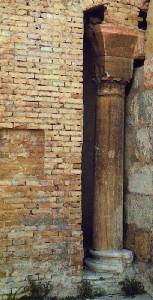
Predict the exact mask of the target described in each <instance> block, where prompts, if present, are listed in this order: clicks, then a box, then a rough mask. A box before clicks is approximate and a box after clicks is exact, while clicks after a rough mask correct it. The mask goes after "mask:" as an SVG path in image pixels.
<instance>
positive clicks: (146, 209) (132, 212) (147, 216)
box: [125, 3, 153, 262]
mask: <svg viewBox="0 0 153 300" xmlns="http://www.w3.org/2000/svg"><path fill="white" fill-rule="evenodd" d="M152 18H153V6H152V3H150V7H149V11H148V18H147V21H148V29H147V32H146V45H145V56H146V57H145V64H144V66H142V67H139V68H136V69H135V76H134V81H133V85H132V88H131V91H130V94H129V96H128V98H127V120H126V121H127V122H126V133H127V134H126V154H125V156H126V186H127V195H126V211H125V213H126V223H127V232H126V246H127V247H128V248H130V249H133V250H134V253H135V254H136V257H137V259H138V260H139V261H143V262H150V261H152V226H153V85H152V70H153V68H152V57H153V47H152V38H153V34H152V33H153V31H152Z"/></svg>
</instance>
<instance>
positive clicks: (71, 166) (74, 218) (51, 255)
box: [0, 0, 83, 295]
mask: <svg viewBox="0 0 153 300" xmlns="http://www.w3.org/2000/svg"><path fill="white" fill-rule="evenodd" d="M0 12H1V16H0V17H1V24H0V65H1V71H0V79H1V80H0V84H1V86H0V160H1V170H0V193H1V196H0V197H1V201H0V216H1V218H0V244H1V249H0V257H1V259H0V278H1V280H0V294H5V293H7V292H9V291H11V289H12V291H13V292H15V291H16V290H17V289H18V288H19V287H23V286H25V285H26V284H27V283H26V279H27V276H28V275H32V277H33V278H34V279H40V280H42V281H43V280H44V281H48V280H49V281H53V282H54V286H57V290H58V292H59V293H60V291H61V289H62V285H64V286H65V289H64V292H65V293H70V292H71V291H68V290H67V288H66V287H67V286H69V288H70V287H71V286H73V285H74V286H76V284H74V282H77V281H80V280H81V268H82V260H83V250H82V232H81V208H80V207H81V192H80V190H81V183H80V175H81V167H80V166H81V146H82V34H83V18H82V10H81V8H80V7H79V6H78V5H77V4H75V3H74V5H73V6H71V5H70V3H69V4H67V2H65V1H54V3H51V4H50V5H48V2H47V1H46V0H44V1H37V0H35V1H25V0H23V1H22V0H19V1H18V0H17V1H5V3H3V2H2V1H1V3H0ZM59 270H60V271H59ZM52 277H53V279H52ZM64 292H63V290H62V295H64ZM73 292H74V291H73Z"/></svg>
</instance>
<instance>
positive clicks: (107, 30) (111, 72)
mask: <svg viewBox="0 0 153 300" xmlns="http://www.w3.org/2000/svg"><path fill="white" fill-rule="evenodd" d="M138 36H139V30H138V29H135V28H133V27H127V26H122V25H115V24H111V23H110V24H108V23H103V24H97V25H91V26H90V28H89V38H90V40H91V42H92V45H93V48H94V52H95V73H96V74H95V75H96V80H97V81H98V83H100V82H101V81H103V80H104V81H105V80H108V81H118V82H124V83H125V84H126V83H127V82H129V81H130V79H131V78H132V73H133V61H134V58H135V48H136V45H137V41H138Z"/></svg>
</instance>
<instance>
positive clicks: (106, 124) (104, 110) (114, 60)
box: [86, 24, 137, 273]
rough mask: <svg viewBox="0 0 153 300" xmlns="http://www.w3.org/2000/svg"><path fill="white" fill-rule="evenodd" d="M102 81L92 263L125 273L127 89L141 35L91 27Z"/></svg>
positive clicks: (96, 267) (121, 29)
mask: <svg viewBox="0 0 153 300" xmlns="http://www.w3.org/2000/svg"><path fill="white" fill-rule="evenodd" d="M90 37H91V41H92V43H93V47H94V49H95V54H96V57H95V71H96V80H97V91H98V92H97V104H96V105H97V109H96V145H95V148H96V151H95V155H96V160H95V196H94V211H93V214H94V216H93V219H94V224H93V250H90V255H91V257H90V258H89V259H87V260H86V265H87V266H88V267H89V268H90V269H91V270H93V271H96V272H116V273H121V272H123V271H124V268H125V267H126V266H127V265H129V264H131V263H132V253H131V252H130V251H127V250H122V249H123V172H124V168H123V164H124V90H125V85H126V84H127V83H128V81H129V80H130V79H131V78H132V72H133V60H134V53H135V46H136V42H137V31H136V30H134V29H131V28H127V27H123V26H116V27H115V25H113V27H112V25H111V24H103V25H95V26H93V27H92V28H91V29H90Z"/></svg>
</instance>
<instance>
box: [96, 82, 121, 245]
mask: <svg viewBox="0 0 153 300" xmlns="http://www.w3.org/2000/svg"><path fill="white" fill-rule="evenodd" d="M96 114H97V115H96V155H95V156H96V162H95V198H94V212H93V214H94V225H93V230H94V234H93V249H94V250H111V249H113V250H117V249H122V247H123V148H124V86H123V85H122V84H120V83H118V82H115V81H114V82H102V85H101V88H100V89H99V90H98V97H97V109H96Z"/></svg>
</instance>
